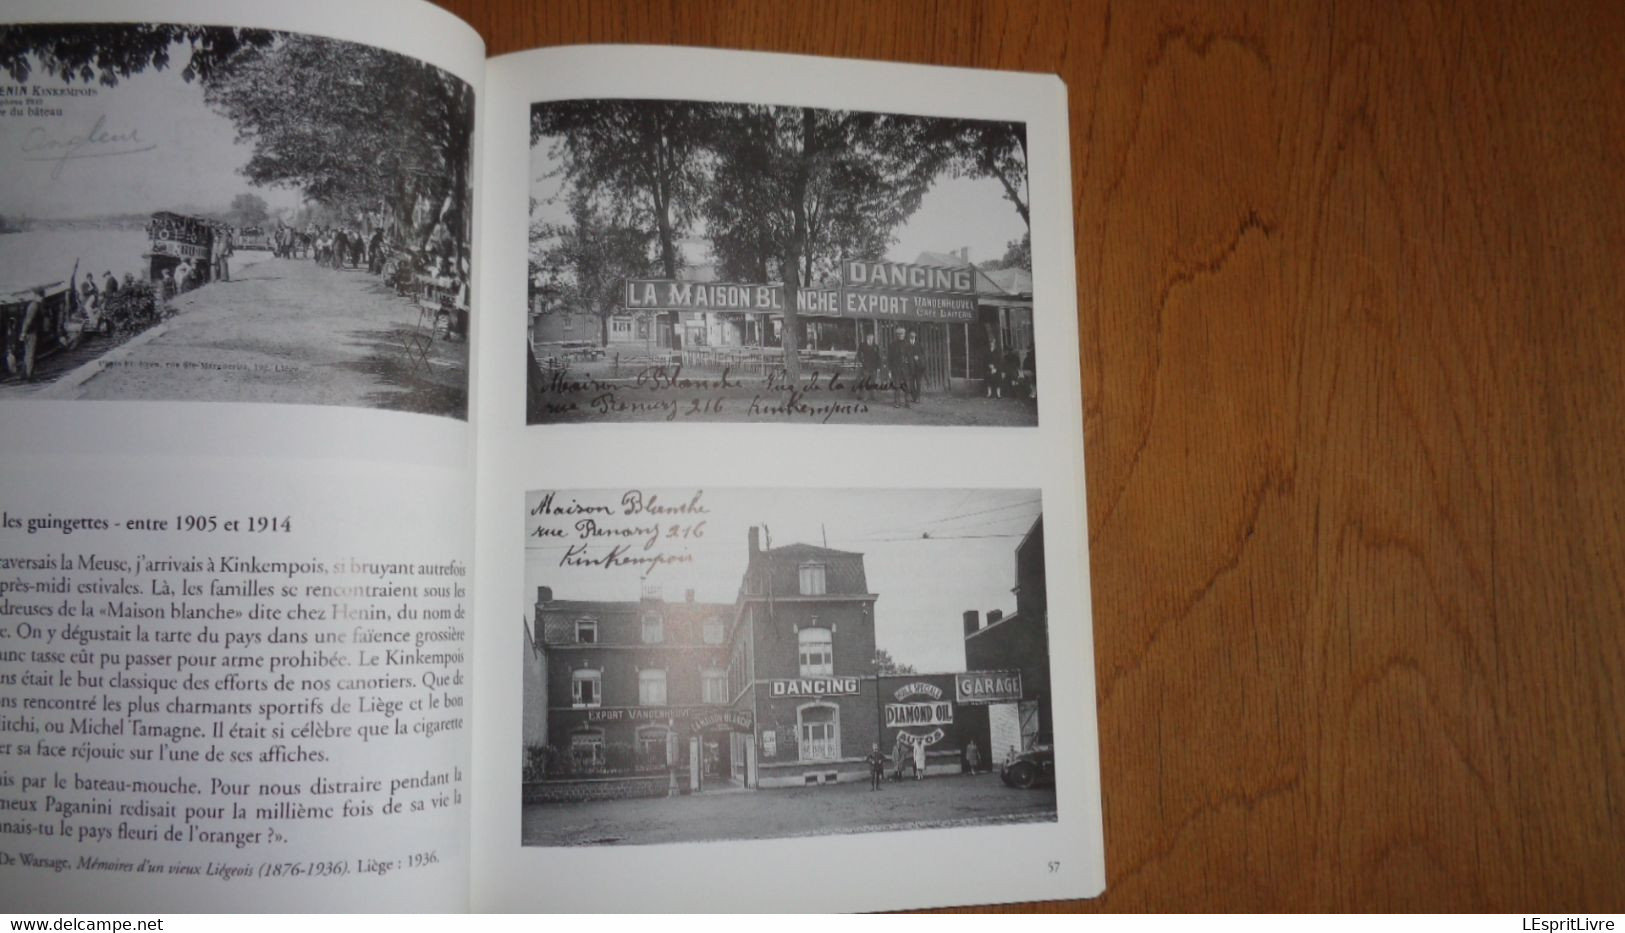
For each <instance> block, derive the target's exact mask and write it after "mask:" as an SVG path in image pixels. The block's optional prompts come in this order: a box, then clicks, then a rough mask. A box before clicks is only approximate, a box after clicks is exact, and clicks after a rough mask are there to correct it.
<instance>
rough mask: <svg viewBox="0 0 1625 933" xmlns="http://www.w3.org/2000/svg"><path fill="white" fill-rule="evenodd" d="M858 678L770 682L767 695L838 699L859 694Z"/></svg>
mask: <svg viewBox="0 0 1625 933" xmlns="http://www.w3.org/2000/svg"><path fill="white" fill-rule="evenodd" d="M858 683H859V681H858V678H856V677H798V678H795V679H793V680H770V681H768V682H767V695H768V696H772V697H838V696H850V695H852V694H855V693H857V692H858Z"/></svg>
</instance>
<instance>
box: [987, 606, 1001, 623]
mask: <svg viewBox="0 0 1625 933" xmlns="http://www.w3.org/2000/svg"><path fill="white" fill-rule="evenodd" d="M1003 619H1004V610H1003V609H989V610H988V611H987V624H988V625H996V624H997V623H999V622H1001V621H1003Z"/></svg>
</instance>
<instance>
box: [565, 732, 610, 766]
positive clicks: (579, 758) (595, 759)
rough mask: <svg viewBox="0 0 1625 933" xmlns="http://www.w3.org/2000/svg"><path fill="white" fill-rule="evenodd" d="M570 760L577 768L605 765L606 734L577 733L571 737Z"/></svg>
mask: <svg viewBox="0 0 1625 933" xmlns="http://www.w3.org/2000/svg"><path fill="white" fill-rule="evenodd" d="M570 758H571V760H573V761H574V762H575V765H576V767H578V768H579V767H589V766H590V767H601V766H602V765H603V764H604V734H603V733H602V732H597V731H593V732H577V733H575V734H574V735H572V736H570Z"/></svg>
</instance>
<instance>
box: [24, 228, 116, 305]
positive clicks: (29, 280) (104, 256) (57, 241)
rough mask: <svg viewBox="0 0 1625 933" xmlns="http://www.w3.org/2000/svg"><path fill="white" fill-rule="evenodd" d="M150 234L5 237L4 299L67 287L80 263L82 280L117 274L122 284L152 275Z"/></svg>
mask: <svg viewBox="0 0 1625 933" xmlns="http://www.w3.org/2000/svg"><path fill="white" fill-rule="evenodd" d="M146 251H147V232H146V231H145V230H143V229H141V228H139V227H138V228H134V229H129V230H121V229H119V228H117V227H85V228H80V229H77V230H69V229H55V230H27V231H24V232H22V233H7V234H3V235H0V293H5V294H9V293H11V292H14V291H20V290H22V289H26V288H29V287H31V286H34V285H44V284H46V283H49V282H61V281H64V280H66V279H67V277H68V273H70V272H72V271H73V263H74V260H76V259H77V260H79V275H80V280H81V281H83V279H84V274H85V273H86V272H93V273H95V275H96V284H97V285H100V284H101V278H102V273H104V272H107V271H109V270H111V271H112V272H113V274H115V275H117V276H118V277H119V278H120V279H123V278H124V273H126V272H131V273H134V274H135V276H136V277H137V278H141V277H142V276H144V275H145V274H146V261H145V260H144V259H142V258H141V254H142V253H144V252H146Z"/></svg>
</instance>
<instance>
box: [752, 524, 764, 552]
mask: <svg viewBox="0 0 1625 933" xmlns="http://www.w3.org/2000/svg"><path fill="white" fill-rule="evenodd" d="M760 553H762V533H761V531H759V530H757V528H756V526H755V525H752V526H750V556H752V557H755V556H756V555H757V554H760Z"/></svg>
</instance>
